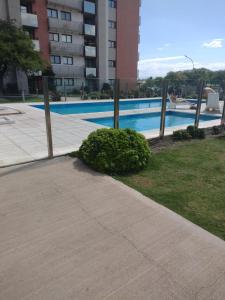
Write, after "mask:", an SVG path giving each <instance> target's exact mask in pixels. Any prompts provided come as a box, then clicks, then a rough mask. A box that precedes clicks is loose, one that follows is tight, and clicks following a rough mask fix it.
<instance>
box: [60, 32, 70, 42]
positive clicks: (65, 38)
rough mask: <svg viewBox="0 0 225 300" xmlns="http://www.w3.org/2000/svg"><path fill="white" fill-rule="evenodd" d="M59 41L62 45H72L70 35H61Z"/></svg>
mask: <svg viewBox="0 0 225 300" xmlns="http://www.w3.org/2000/svg"><path fill="white" fill-rule="evenodd" d="M61 39H62V42H63V43H72V35H70V34H62V37H61Z"/></svg>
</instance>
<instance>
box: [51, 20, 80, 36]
mask: <svg viewBox="0 0 225 300" xmlns="http://www.w3.org/2000/svg"><path fill="white" fill-rule="evenodd" d="M48 20H49V28H50V30H55V31H57V32H58V31H59V32H62V33H77V34H82V33H83V24H82V22H75V21H62V20H60V19H54V18H49V19H48Z"/></svg>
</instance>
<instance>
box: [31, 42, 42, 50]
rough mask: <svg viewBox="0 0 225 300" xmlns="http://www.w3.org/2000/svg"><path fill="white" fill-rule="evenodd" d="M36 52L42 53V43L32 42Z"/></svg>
mask: <svg viewBox="0 0 225 300" xmlns="http://www.w3.org/2000/svg"><path fill="white" fill-rule="evenodd" d="M32 42H33V45H34V50H35V51H40V42H39V40H32Z"/></svg>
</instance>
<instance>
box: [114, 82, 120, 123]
mask: <svg viewBox="0 0 225 300" xmlns="http://www.w3.org/2000/svg"><path fill="white" fill-rule="evenodd" d="M119 97H120V80H119V79H115V82H114V128H115V129H119V110H120V108H119V105H120V104H119Z"/></svg>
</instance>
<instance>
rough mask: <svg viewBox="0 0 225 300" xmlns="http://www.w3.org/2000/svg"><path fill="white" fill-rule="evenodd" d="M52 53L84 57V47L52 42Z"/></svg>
mask: <svg viewBox="0 0 225 300" xmlns="http://www.w3.org/2000/svg"><path fill="white" fill-rule="evenodd" d="M50 47H51V52H52V53H54V54H59V55H61V54H69V55H73V56H83V49H84V48H83V46H82V45H77V44H73V43H62V42H52V41H51V42H50Z"/></svg>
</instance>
